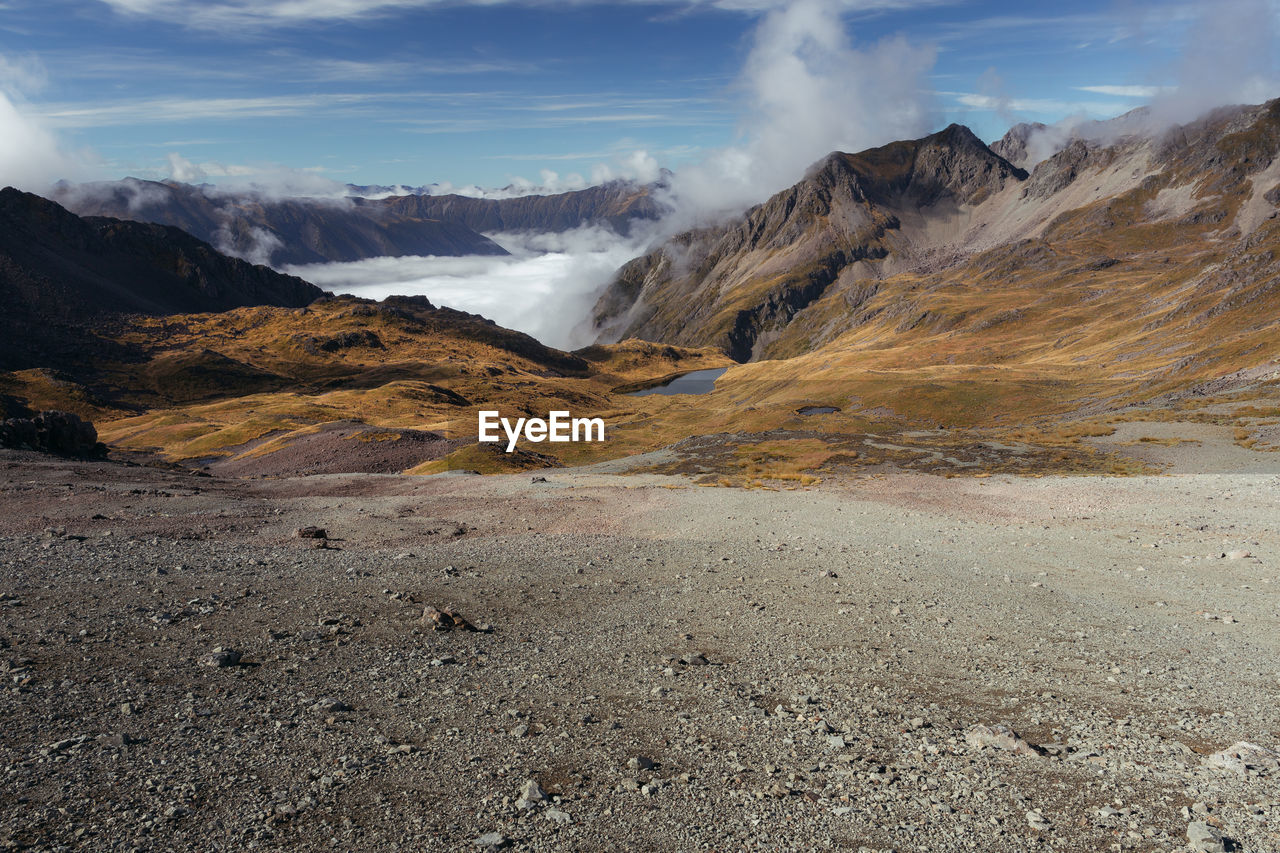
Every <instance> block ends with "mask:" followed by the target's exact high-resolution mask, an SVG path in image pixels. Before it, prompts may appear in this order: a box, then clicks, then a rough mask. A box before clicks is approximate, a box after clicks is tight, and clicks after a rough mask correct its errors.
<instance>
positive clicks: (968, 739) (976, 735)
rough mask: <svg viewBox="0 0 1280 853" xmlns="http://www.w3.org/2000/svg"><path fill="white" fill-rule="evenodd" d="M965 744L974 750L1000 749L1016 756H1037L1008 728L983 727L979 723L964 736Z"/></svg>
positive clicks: (1036, 752)
mask: <svg viewBox="0 0 1280 853" xmlns="http://www.w3.org/2000/svg"><path fill="white" fill-rule="evenodd" d="M964 741H965V743H967V744H969V746H971V747H973V748H974V749H984V748H987V747H990V748H991V749H1002V750H1004V751H1006V752H1012V753H1014V754H1016V755H1039V752H1038V751H1037V750H1036V748H1035V747H1034V746H1032V745H1031V744H1029V743H1027V742H1026V741H1025V740H1023V739H1022V738H1020V737H1018V735H1017V733H1016V732H1014V731H1013V729H1011V728H1009V727H1008V726H984V725H982V724H981V723H979V724H978V725H976V726H973V727H972V728H971V729H969V731H967V732H965V735H964Z"/></svg>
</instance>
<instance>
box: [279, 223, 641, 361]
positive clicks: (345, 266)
mask: <svg viewBox="0 0 1280 853" xmlns="http://www.w3.org/2000/svg"><path fill="white" fill-rule="evenodd" d="M489 236H490V237H492V238H493V239H494V240H496V241H497V242H498V243H499V244H500V245H501V246H503V247H504V248H506V249H507V250H508V251H510V252H511V253H512V255H511V256H510V257H491V256H469V257H462V258H437V257H427V258H420V257H404V258H369V259H367V260H363V261H355V262H353V263H340V264H315V265H308V266H298V267H289V268H287V269H286V272H289V273H292V274H293V275H298V276H301V277H303V278H305V279H307V280H308V281H310V282H313V283H315V284H318V285H319V286H321V287H323V288H325V289H326V290H331V291H333V292H335V293H350V294H354V295H356V296H363V297H367V298H371V299H382V298H385V297H387V296H391V295H415V294H421V295H423V296H426V297H427V298H428V299H430V300H431V301H432V302H433V303H435V304H436V305H446V306H448V307H450V308H457V309H459V310H462V311H469V312H472V313H476V314H482V315H484V316H485V317H488V318H489V319H491V320H494V321H495V322H497V323H498V324H500V325H502V326H506V327H507V328H510V329H516V330H518V331H521V332H525V333H527V334H530V335H533V336H534V337H536V338H537V339H538V340H540V341H542V342H543V343H546V344H549V345H551V346H556V347H561V348H564V349H572V348H575V347H579V346H584V345H586V344H588V343H590V342H591V340H592V339H593V337H594V333H593V332H592V330H591V329H590V328H589V326H588V324H587V321H586V318H587V317H588V316H589V312H590V308H591V305H592V304H593V303H594V301H595V299H596V296H597V294H598V293H599V291H600V289H601V288H602V287H604V286H605V285H606V284H608V282H609V281H610V279H611V278H612V277H613V275H614V273H615V272H616V271H617V269H618V267H620V266H622V264H624V263H626V262H627V261H628V260H630V259H631V258H633V257H635V256H636V255H638V254H640V252H641V251H642V250H643V247H644V246H645V243H646V241H645V240H644V239H642V238H639V237H637V238H633V239H623V238H621V237H619V236H618V235H617V234H615V233H614V232H612V231H610V230H609V229H607V228H599V227H584V228H579V229H577V230H575V231H569V232H565V233H561V234H491V235H489Z"/></svg>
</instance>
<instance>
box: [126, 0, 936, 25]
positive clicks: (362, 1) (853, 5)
mask: <svg viewBox="0 0 1280 853" xmlns="http://www.w3.org/2000/svg"><path fill="white" fill-rule="evenodd" d="M609 1H610V0H102V2H103V3H105V4H106V5H108V6H110V7H111V8H112V9H114V10H115V11H116V12H118V13H120V14H123V15H136V16H142V17H148V18H158V19H160V20H165V21H172V22H175V23H180V24H183V25H185V26H189V27H194V28H198V29H216V30H224V31H231V32H234V31H237V30H240V31H244V28H246V27H253V26H258V27H261V26H286V27H287V26H305V25H308V24H312V23H315V22H325V21H350V20H367V19H368V18H369V17H371V16H374V15H391V14H395V13H397V12H404V11H408V10H414V9H430V8H436V7H444V6H468V5H472V6H497V5H522V6H546V7H565V6H588V5H605V4H606V2H609ZM955 1H956V0H833V2H835V3H836V5H837V7H838V8H839V9H840V10H841V11H845V12H867V13H874V12H881V11H887V10H895V9H915V8H927V7H932V6H943V5H950V4H951V3H953V2H955ZM613 2H617V0H613ZM622 2H624V3H630V4H633V5H642V6H653V5H668V6H674V7H679V8H685V9H721V10H725V11H730V12H740V13H747V14H753V15H758V14H765V13H770V12H776V11H779V10H785V9H786V8H787V7H789V6H790V5H792V4H791V3H790V2H788V0H668V2H667V3H661V2H655V0H622Z"/></svg>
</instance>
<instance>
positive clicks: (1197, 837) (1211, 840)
mask: <svg viewBox="0 0 1280 853" xmlns="http://www.w3.org/2000/svg"><path fill="white" fill-rule="evenodd" d="M1187 841H1188V842H1189V843H1190V844H1191V849H1192V850H1194V851H1195V853H1226V852H1227V849H1228V848H1227V839H1226V836H1224V835H1223V834H1222V833H1221V832H1219V831H1218V830H1217V829H1215V828H1213V827H1212V826H1210V825H1209V824H1207V823H1205V822H1204V821H1196V822H1195V823H1193V824H1191V825H1189V826H1188V827H1187Z"/></svg>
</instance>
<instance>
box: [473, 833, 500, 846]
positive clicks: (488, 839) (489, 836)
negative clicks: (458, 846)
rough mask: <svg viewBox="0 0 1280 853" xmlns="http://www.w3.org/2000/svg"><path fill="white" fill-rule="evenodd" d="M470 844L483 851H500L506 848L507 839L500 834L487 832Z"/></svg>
mask: <svg viewBox="0 0 1280 853" xmlns="http://www.w3.org/2000/svg"><path fill="white" fill-rule="evenodd" d="M471 843H472V844H474V845H475V846H477V847H479V848H481V849H484V850H501V849H502V848H503V847H506V846H507V838H506V836H505V835H503V834H502V833H501V832H489V833H485V834H484V835H482V836H480V837H479V838H477V839H476V840H475V841H473V842H471Z"/></svg>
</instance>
